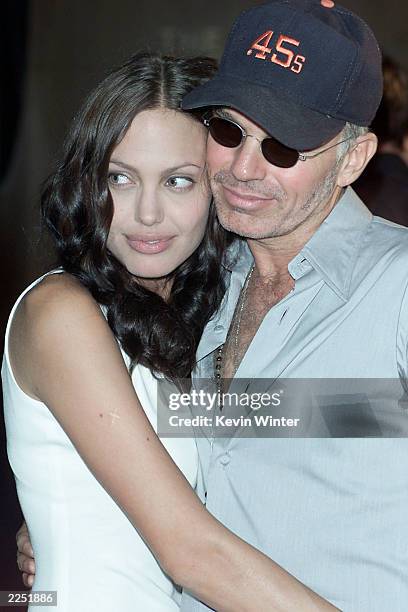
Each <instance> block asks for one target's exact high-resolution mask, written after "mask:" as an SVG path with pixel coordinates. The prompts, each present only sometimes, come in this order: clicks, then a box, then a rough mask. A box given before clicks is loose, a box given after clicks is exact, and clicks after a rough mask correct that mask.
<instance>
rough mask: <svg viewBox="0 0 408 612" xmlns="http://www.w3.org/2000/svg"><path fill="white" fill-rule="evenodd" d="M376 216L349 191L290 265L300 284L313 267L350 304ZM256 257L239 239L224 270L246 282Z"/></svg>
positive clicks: (224, 263) (227, 254)
mask: <svg viewBox="0 0 408 612" xmlns="http://www.w3.org/2000/svg"><path fill="white" fill-rule="evenodd" d="M372 218H373V215H372V214H371V213H370V211H369V210H368V208H367V207H366V206H365V205H364V204H363V202H362V201H361V200H360V198H359V197H358V196H357V194H356V193H355V191H353V189H351V187H348V188H347V189H346V191H345V192H344V194H343V196H342V197H341V198H340V200H339V201H338V202H337V204H336V205H335V206H334V208H333V210H332V211H331V213H330V214H329V215H328V216H327V218H326V219H325V220H324V221H323V223H322V224H321V226H320V227H319V228H318V230H317V231H316V232H315V233H314V234H313V236H312V237H311V238H310V240H309V241H308V242H307V243H306V244H305V246H304V247H303V249H302V250H301V251H300V253H298V255H296V257H294V258H293V259H292V261H291V262H290V263H289V265H288V270H289V272H290V274H291V276H292V277H293V278H294V279H295V280H297V279H298V278H300V277H301V276H303V275H304V274H305V273H306V272H307V271H308V270H309V269H310V266H311V267H313V268H314V269H315V270H316V271H317V272H318V273H319V274H320V275H321V276H322V278H323V279H324V281H325V282H326V283H327V284H328V285H329V286H330V287H331V288H332V289H333V291H335V292H336V293H337V295H338V296H339V297H340V298H341V299H343V300H345V301H347V299H348V297H349V293H350V284H351V278H352V274H353V270H354V268H355V263H356V260H357V258H358V254H359V250H360V248H361V245H362V240H363V235H364V233H365V232H366V230H367V228H368V226H369V225H370V223H371V221H372ZM252 261H253V257H252V254H251V251H250V250H249V247H248V245H247V243H246V242H245V240H242V239H236V240H235V241H234V242H233V243H232V244H231V246H230V247H229V248H228V250H227V252H226V254H225V257H224V261H223V266H224V267H225V268H226V269H227V270H228V271H230V272H232V271H233V272H234V276H238V277H242V278H241V281H242V282H243V279H245V277H246V275H247V273H248V270H249V268H250V266H251V264H252Z"/></svg>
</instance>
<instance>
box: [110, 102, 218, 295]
mask: <svg viewBox="0 0 408 612" xmlns="http://www.w3.org/2000/svg"><path fill="white" fill-rule="evenodd" d="M206 136H207V134H206V129H205V127H204V126H202V125H201V124H200V123H199V122H198V121H196V120H195V119H193V118H191V117H190V116H189V115H187V114H183V113H181V112H178V111H173V110H168V109H154V110H147V111H143V112H141V113H139V114H138V115H136V117H135V118H134V120H133V122H132V124H131V125H130V127H129V130H128V131H127V133H126V135H125V137H124V138H123V140H122V141H121V142H120V143H119V144H118V145H117V147H116V148H115V149H114V151H113V153H112V157H111V159H110V163H109V177H108V184H109V190H110V193H111V195H112V198H113V204H114V214H113V220H112V225H111V228H110V231H109V236H108V243H107V244H108V248H109V250H110V251H111V252H112V253H113V254H114V255H115V257H116V258H117V259H118V260H119V261H120V262H121V263H122V264H123V265H124V266H126V268H127V269H128V271H129V272H130V273H131V274H134V275H135V276H137V277H139V278H141V279H159V278H160V277H164V276H166V275H168V274H169V273H171V272H173V271H174V270H175V269H176V268H177V267H178V266H179V265H180V264H181V263H183V262H184V261H185V260H186V259H187V258H188V257H189V256H190V255H191V254H192V253H193V252H194V250H195V249H196V248H197V247H198V246H199V244H200V242H201V240H202V238H203V235H204V231H205V227H206V222H207V217H208V211H209V204H210V198H211V196H210V190H209V186H208V182H207V174H206V169H205V158H206ZM143 284H147V285H149V281H147V282H146V281H145V282H143ZM156 284H157V281H156ZM151 285H152V286H153V287H154V286H155V282H154V280H152V282H151Z"/></svg>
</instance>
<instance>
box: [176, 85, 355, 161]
mask: <svg viewBox="0 0 408 612" xmlns="http://www.w3.org/2000/svg"><path fill="white" fill-rule="evenodd" d="M211 106H225V107H229V108H233V109H234V110H237V111H238V112H240V113H242V114H243V115H245V116H246V117H248V118H249V119H250V120H251V121H253V122H254V123H256V124H258V125H259V126H260V127H262V128H263V129H264V130H265V132H267V133H268V134H270V135H271V136H273V137H274V138H276V139H277V140H279V142H281V143H282V144H285V145H286V146H287V147H291V148H292V149H297V150H298V151H308V150H311V149H316V148H317V147H319V146H321V145H322V144H324V143H326V142H328V141H329V140H331V139H332V138H334V136H336V134H338V133H339V132H341V130H342V129H343V127H344V125H345V122H344V121H340V120H338V119H333V118H332V117H329V116H327V115H322V114H321V113H318V112H316V111H314V110H311V109H309V108H306V107H304V106H301V105H299V104H295V103H294V102H293V100H290V99H288V98H287V97H285V96H284V95H282V94H281V93H278V92H275V91H273V90H272V89H271V88H270V87H262V86H260V85H254V84H252V83H247V82H245V81H242V80H241V79H237V78H233V77H224V76H217V77H215V78H213V79H212V80H211V81H207V82H206V83H204V84H203V85H200V86H199V87H197V88H196V89H193V90H192V91H191V92H190V93H189V94H187V95H186V96H185V97H184V98H183V101H182V104H181V107H182V109H184V110H192V109H196V108H203V107H211Z"/></svg>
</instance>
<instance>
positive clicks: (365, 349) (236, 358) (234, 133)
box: [182, 0, 408, 612]
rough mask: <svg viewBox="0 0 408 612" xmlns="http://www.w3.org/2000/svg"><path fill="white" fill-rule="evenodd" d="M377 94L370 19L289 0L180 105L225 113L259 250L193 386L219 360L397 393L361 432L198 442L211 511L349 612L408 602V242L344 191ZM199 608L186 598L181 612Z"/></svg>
mask: <svg viewBox="0 0 408 612" xmlns="http://www.w3.org/2000/svg"><path fill="white" fill-rule="evenodd" d="M381 93H382V78H381V59H380V53H379V50H378V45H377V43H376V40H375V38H374V36H373V34H372V33H371V31H370V30H369V28H368V27H367V26H366V24H365V23H364V22H363V21H362V20H361V19H359V18H358V17H356V16H355V15H353V14H351V13H350V12H349V11H347V10H346V9H344V8H342V7H340V6H335V5H334V3H333V2H332V1H331V0H322V1H321V2H319V1H318V0H303V1H301V0H298V1H297V0H276V1H274V2H269V3H268V4H266V5H263V6H258V7H256V8H253V9H251V10H249V11H247V12H245V13H243V14H242V15H241V16H240V17H239V18H238V20H237V21H236V22H235V24H234V26H233V29H232V31H231V33H230V36H229V38H228V41H227V44H226V48H225V52H224V55H223V58H222V61H221V65H220V70H219V73H218V74H217V75H216V76H215V78H214V79H213V80H212V81H210V82H209V83H207V84H205V85H203V86H201V87H200V88H198V89H196V90H194V91H193V92H192V93H190V94H189V95H188V96H187V98H185V100H184V102H183V107H184V108H186V109H191V108H202V107H209V108H211V109H212V112H211V114H210V118H209V119H208V120H207V123H208V126H209V140H208V168H209V173H210V177H211V184H212V189H213V192H214V199H215V203H216V206H217V211H218V215H219V219H220V221H221V223H222V224H223V225H224V226H225V227H226V228H227V229H228V230H230V231H232V232H234V233H236V234H237V235H238V236H241V237H242V238H244V239H246V242H245V241H236V242H235V244H234V245H233V246H232V252H231V253H230V261H229V263H228V264H227V268H228V269H229V278H230V280H229V289H228V291H227V295H226V297H225V300H224V302H223V305H222V307H221V309H220V311H219V312H218V313H217V315H216V316H215V317H214V318H213V320H212V321H211V322H210V323H209V324H208V326H207V328H206V331H205V333H204V336H203V338H202V341H201V343H200V346H199V349H198V366H197V371H196V376H197V377H211V375H212V373H213V370H214V362H215V363H216V366H215V369H216V376H217V374H218V377H219V380H220V383H219V384H220V386H219V390H222V382H221V379H222V378H227V379H231V378H232V377H236V380H237V379H239V378H244V379H255V378H263V379H270V380H276V379H278V380H279V379H284V378H285V379H311V378H314V379H318V378H320V379H327V378H331V379H343V380H345V385H344V386H345V387H346V391H347V386H348V385H349V383H350V384H351V383H352V381H351V379H353V380H354V379H371V384H372V387H371V391H372V395H373V396H376V397H381V394H382V393H383V386H382V384H381V381H380V380H379V379H390V380H393V381H398V382H397V385H396V389H393V390H392V392H391V393H394V395H392V396H390V398H389V400H390V405H391V409H390V412H391V414H389V413H386V410H385V409H384V413H383V416H382V418H375V416H374V415H373V413H372V410H371V405H368V407H367V406H365V408H367V410H368V412H367V410H366V412H365V413H364V409H361V411H360V412H361V414H360V413H358V418H359V425H358V426H356V423H355V422H353V417H354V416H355V413H354V414H353V411H352V412H351V414H348V416H347V418H346V417H344V415H343V417H342V419H339V420H340V423H339V422H337V423H335V424H334V425H335V427H334V430H333V428H332V425H333V423H330V422H329V423H328V426H327V427H326V429H327V430H328V431H329V433H330V432H331V435H333V436H335V437H333V438H331V439H330V438H329V437H326V438H324V437H315V438H313V437H311V438H293V437H292V438H285V437H281V438H280V439H276V438H275V439H267V438H261V437H258V438H252V439H251V438H248V437H242V436H240V435H239V432H238V434H237V435H235V436H234V437H230V438H217V437H215V438H214V439H212V440H208V439H205V438H201V439H199V440H198V447H199V452H200V458H201V463H202V468H203V470H202V471H203V474H202V476H203V480H202V483H201V487H200V491H199V492H200V495H201V496H202V499H203V501H204V500H205V501H206V505H207V508H208V509H209V510H210V512H212V513H213V514H214V515H215V516H216V517H217V518H218V519H219V520H220V521H222V522H223V523H224V524H226V525H227V526H228V527H229V528H230V529H232V530H233V531H235V532H236V533H237V534H239V535H240V536H241V537H243V538H244V539H245V540H247V541H249V542H250V543H252V544H253V545H255V546H257V547H259V548H260V549H261V550H263V551H264V552H265V553H266V554H267V555H269V556H270V557H272V558H273V559H274V560H275V561H277V562H278V563H279V564H281V565H282V566H283V567H284V568H285V569H287V570H288V571H289V572H290V573H291V574H293V575H295V576H296V577H297V578H298V579H299V580H300V581H301V582H303V583H304V584H306V585H307V586H309V587H310V588H311V589H312V590H314V591H316V592H317V593H319V594H320V595H321V596H322V597H323V598H325V599H327V600H328V601H330V602H331V603H332V604H334V605H335V606H337V607H338V608H340V609H342V610H347V612H351V611H353V612H357V611H358V612H362V611H367V612H369V611H370V612H375V611H377V612H384V611H385V610H393V612H397V611H401V612H402V610H406V609H407V608H408V571H407V570H408V562H407V559H408V556H407V549H408V546H407V545H408V531H407V527H406V515H407V510H408V446H407V444H406V441H405V440H403V439H398V438H390V437H388V436H391V435H394V436H395V435H396V436H398V435H401V432H400V431H399V430H398V432H397V433H395V431H396V429H398V426H396V429H393V426H392V423H394V421H393V418H394V416H396V414H394V413H397V412H398V399H399V398H400V397H401V396H402V394H403V392H404V386H403V384H402V382H403V380H402V379H404V378H405V377H406V376H407V332H408V303H407V298H406V288H407V285H408V235H407V234H406V231H405V229H403V228H401V227H399V226H394V225H391V224H388V223H387V222H385V221H383V220H381V219H378V218H373V217H372V215H371V213H370V212H369V211H368V209H367V208H366V207H365V206H364V205H363V203H362V202H361V201H360V200H359V199H358V197H357V196H356V195H355V193H354V192H353V191H352V190H351V188H349V187H348V186H349V185H350V184H351V183H352V182H353V181H354V180H355V179H357V177H358V176H359V175H360V174H361V172H362V171H363V169H364V168H365V166H366V164H367V163H368V161H369V160H370V158H371V157H372V156H373V154H374V153H375V150H376V137H375V136H374V134H372V133H369V132H368V130H367V127H368V126H369V125H370V123H371V121H372V119H373V117H374V115H375V113H376V110H377V107H378V105H379V102H380V98H381ZM304 151H306V153H305V154H304V155H303V152H304ZM298 152H301V153H300V154H298ZM248 247H249V249H248ZM400 379H401V381H402V382H400ZM234 382H235V381H233V384H234ZM233 388H234V387H233V386H232V387H231V389H233ZM346 391H344V390H343V393H346ZM353 401H354V400H353ZM363 404H364V402H363ZM355 407H356V410H357V409H358V406H357V403H356V404H355V406H354V405H351V406H349V408H351V409H354V408H355ZM363 408H364V406H363ZM381 408H382V405H381ZM370 410H371V412H370ZM380 413H381V411H380ZM381 414H382V413H381ZM402 414H403V420H404V421H405V414H404V413H402ZM326 416H327V415H326ZM399 416H401V415H399ZM364 419H365V420H364ZM345 423H346V425H347V423H348V426H346V427H345ZM366 425H367V429H366ZM336 427H337V429H336ZM339 427H340V429H339ZM353 428H354V429H353ZM350 429H351V431H350ZM333 431H334V434H333ZM353 431H354V434H353ZM355 431H358V432H360V433H359V434H358V435H360V436H362V437H349V436H353V435H355ZM390 432H391V433H390ZM364 436H373V437H364ZM346 437H347V438H348V439H344V438H346ZM220 572H222V567H220ZM204 609H207V608H206V607H205V606H203V605H202V604H200V603H198V602H195V601H193V600H192V599H191V598H189V597H188V596H187V595H185V596H184V600H183V606H182V610H183V611H198V610H204Z"/></svg>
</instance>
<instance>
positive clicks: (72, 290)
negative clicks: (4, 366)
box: [8, 273, 107, 397]
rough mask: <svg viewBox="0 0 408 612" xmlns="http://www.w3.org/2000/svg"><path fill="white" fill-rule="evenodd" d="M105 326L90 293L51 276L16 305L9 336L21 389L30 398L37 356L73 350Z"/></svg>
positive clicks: (71, 281)
mask: <svg viewBox="0 0 408 612" xmlns="http://www.w3.org/2000/svg"><path fill="white" fill-rule="evenodd" d="M105 327H107V323H106V321H105V319H104V317H103V315H102V312H101V309H100V307H99V305H98V304H97V302H96V301H95V300H94V298H93V297H92V295H91V294H90V292H89V291H88V290H87V289H86V288H85V287H84V286H83V285H81V283H80V282H79V281H78V280H77V279H76V278H74V277H73V276H71V275H70V274H66V273H58V274H50V275H49V276H46V277H45V278H44V279H43V280H42V281H41V282H40V283H38V284H37V285H35V286H34V287H33V288H32V289H31V290H30V291H29V292H28V293H27V294H26V295H25V296H24V298H23V299H22V300H21V302H20V303H19V305H18V307H17V309H16V311H15V314H14V317H13V321H12V324H11V327H10V334H9V345H8V348H9V355H10V362H11V366H12V369H13V372H14V375H15V378H16V380H17V381H18V383H19V385H20V386H21V388H22V389H23V390H24V391H25V392H26V393H27V394H28V395H31V396H33V397H36V396H35V393H34V391H33V385H32V372H33V368H35V367H36V362H37V359H38V357H40V354H44V353H46V354H47V358H48V359H52V358H53V355H54V354H55V351H58V350H61V344H63V346H64V350H68V349H69V347H71V350H74V348H73V347H74V346H75V345H77V344H78V342H79V340H80V339H83V338H84V334H85V335H86V334H87V333H89V334H92V333H98V330H100V329H102V330H103V329H104V328H105Z"/></svg>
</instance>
